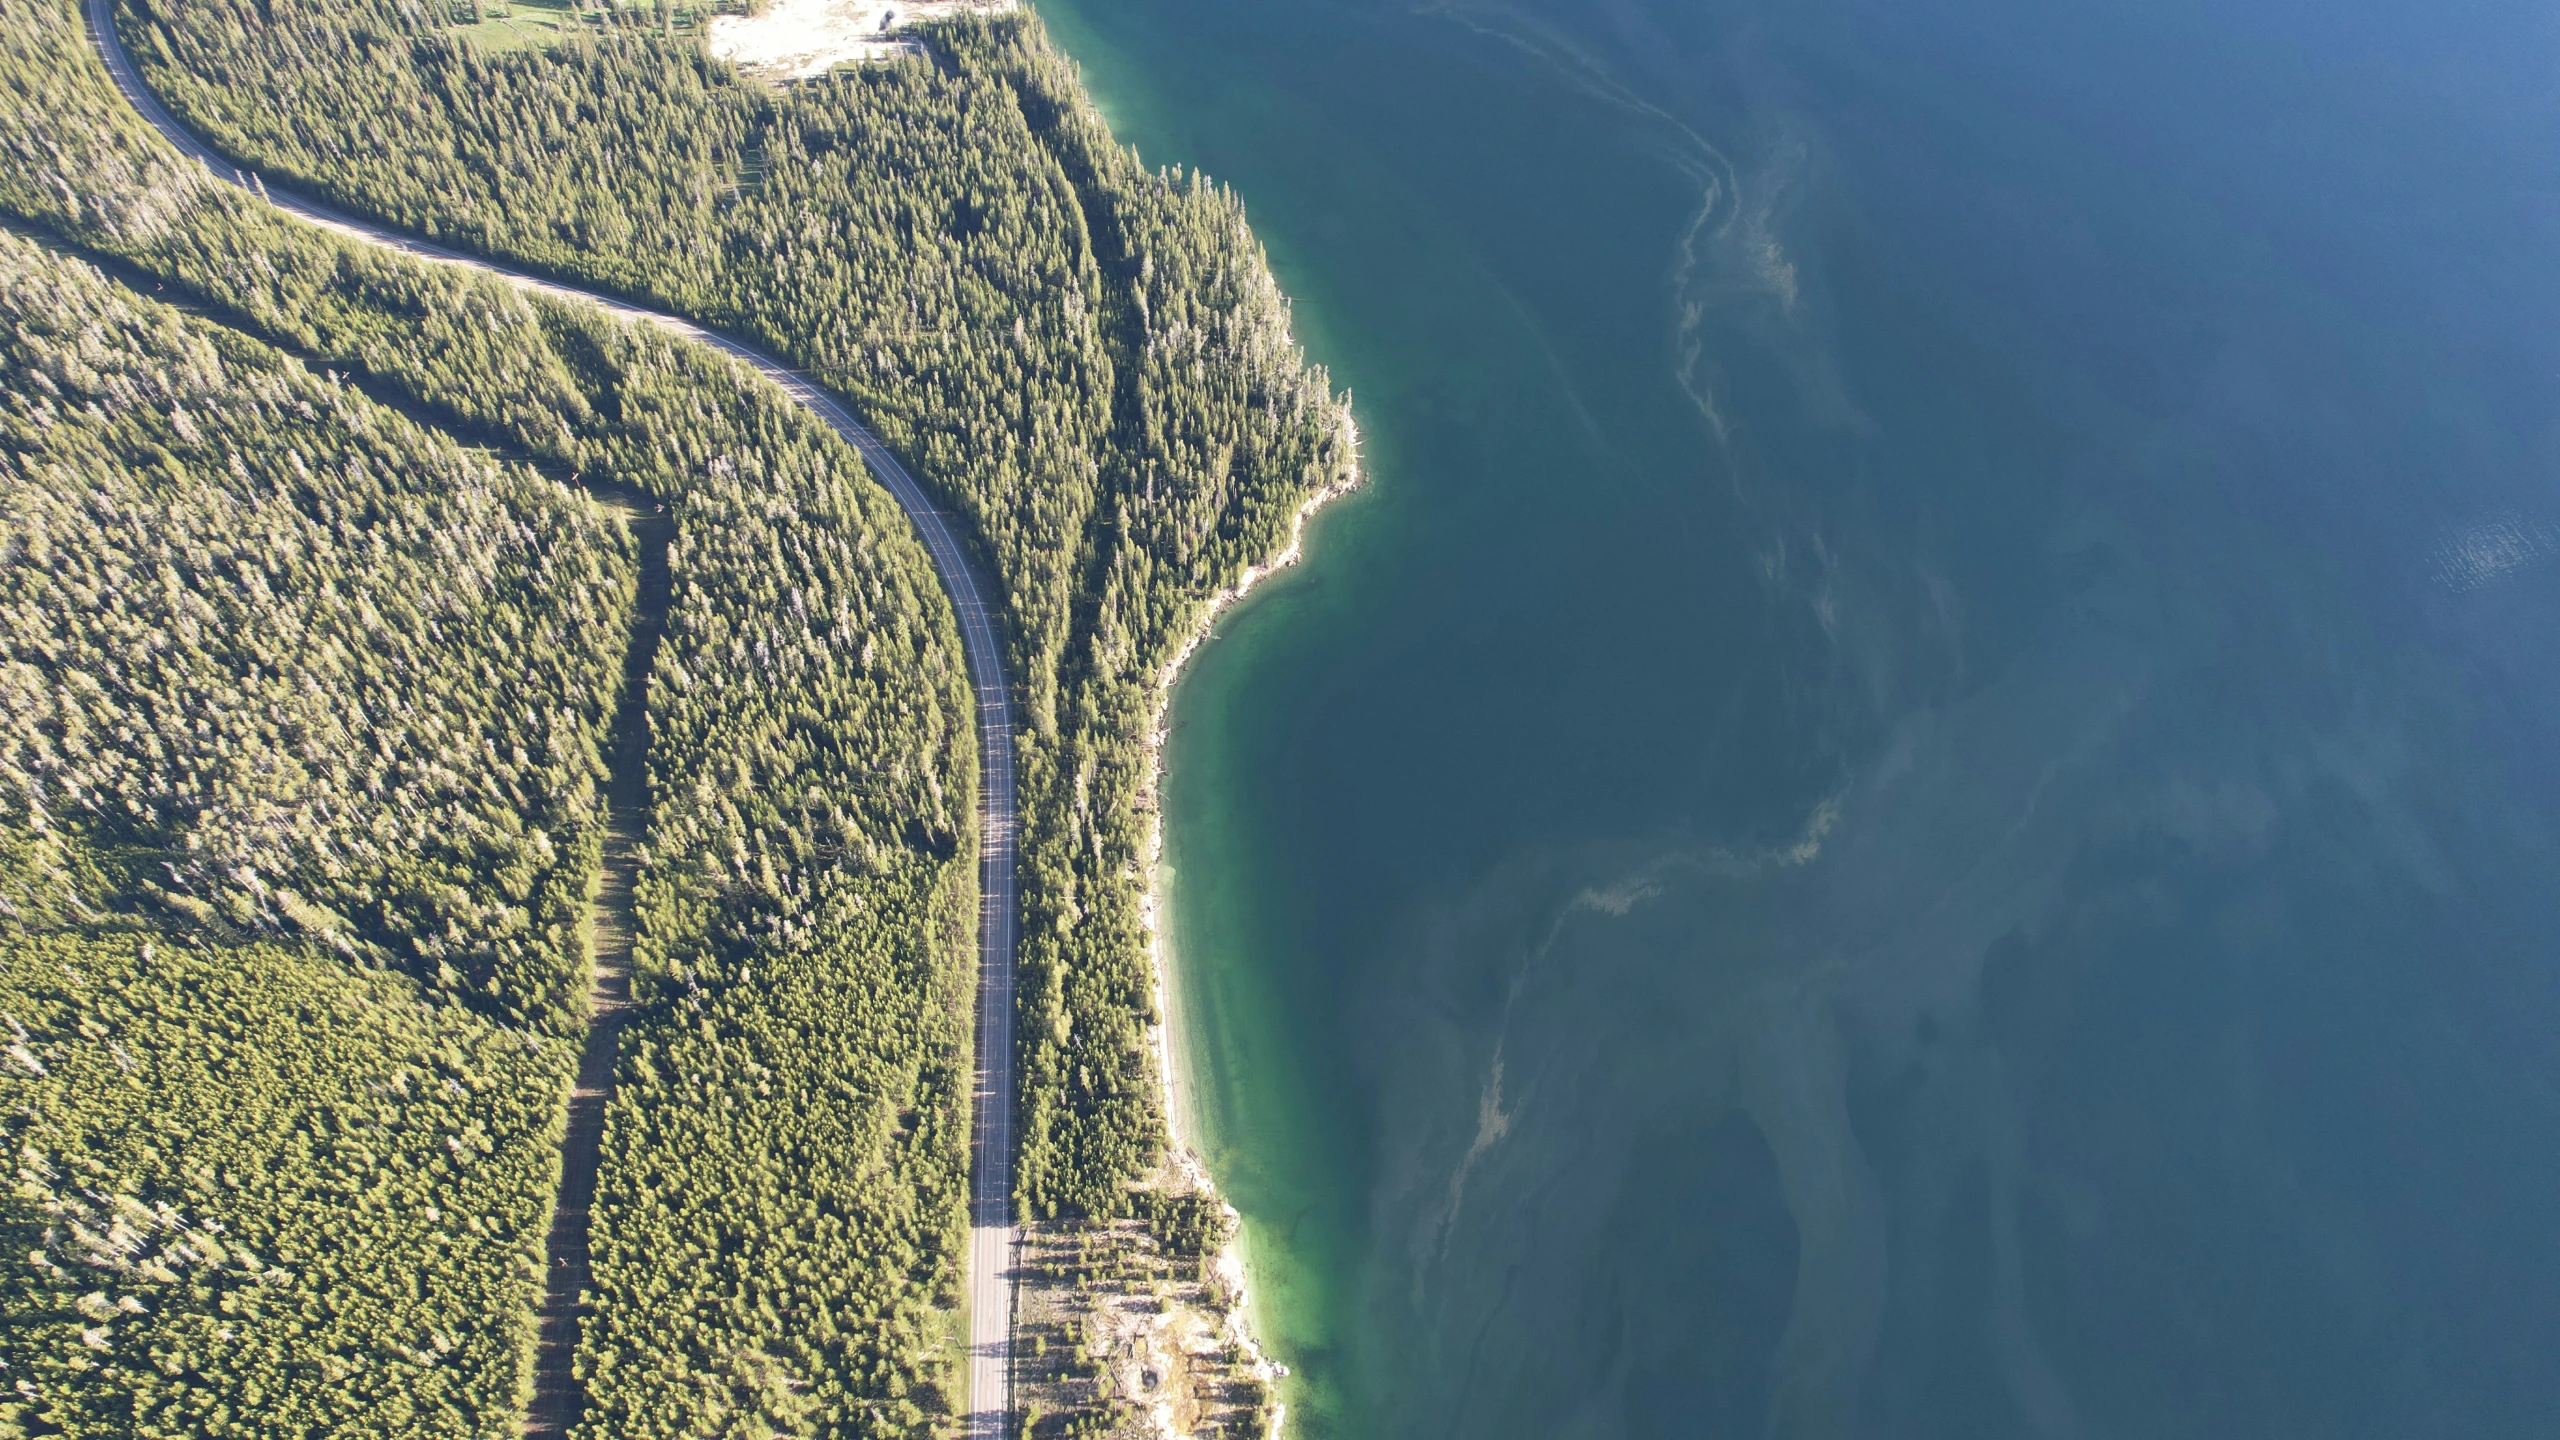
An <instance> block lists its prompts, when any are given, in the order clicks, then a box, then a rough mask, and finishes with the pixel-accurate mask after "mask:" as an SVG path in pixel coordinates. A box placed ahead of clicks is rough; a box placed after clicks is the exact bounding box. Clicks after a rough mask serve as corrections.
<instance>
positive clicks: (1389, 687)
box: [1044, 0, 2560, 1440]
mask: <svg viewBox="0 0 2560 1440" xmlns="http://www.w3.org/2000/svg"><path fill="white" fill-rule="evenodd" d="M1044 12H1045V13H1048V14H1049V15H1050V17H1051V19H1052V21H1053V23H1055V24H1057V25H1058V26H1059V27H1060V29H1061V33H1062V35H1063V38H1065V39H1066V41H1067V42H1068V44H1069V46H1070V48H1071V49H1073V50H1074V51H1075V52H1076V53H1078V54H1079V55H1080V56H1082V57H1083V58H1085V59H1086V60H1087V61H1088V63H1089V66H1090V73H1091V76H1092V78H1093V80H1094V81H1095V84H1096V86H1097V89H1098V90H1099V91H1100V93H1101V95H1102V97H1103V99H1104V101H1105V103H1106V106H1107V107H1108V108H1109V109H1110V110H1111V111H1112V116H1113V119H1114V122H1115V124H1117V125H1118V126H1119V127H1120V130H1121V133H1122V136H1123V138H1125V139H1130V140H1133V141H1135V142H1137V143H1138V144H1139V145H1140V146H1141V148H1142V149H1143V150H1144V151H1145V152H1146V153H1147V154H1148V156H1149V158H1151V159H1155V160H1159V161H1165V162H1173V161H1180V162H1183V163H1190V164H1200V165H1204V166H1206V167H1207V168H1208V169H1209V170H1211V172H1212V173H1214V174H1217V175H1218V176H1219V177H1220V178H1222V179H1224V180H1227V181H1229V182H1231V183H1234V184H1236V185H1237V186H1238V188H1239V189H1240V190H1241V191H1242V193H1243V194H1244V196H1245V198H1246V200H1247V202H1248V203H1249V204H1250V205H1251V206H1252V207H1253V211H1254V215H1255V219H1256V222H1257V226H1258V228H1259V230H1260V232H1261V233H1262V234H1263V236H1264V238H1265V239H1266V241H1268V242H1269V243H1270V245H1271V246H1272V248H1273V251H1274V255H1275V259H1276V261H1277V262H1278V264H1279V267H1280V269H1281V272H1282V277H1283V280H1284V283H1286V284H1287V285H1288V286H1289V287H1290V289H1291V290H1292V293H1293V294H1295V295H1296V296H1297V297H1298V298H1299V301H1300V304H1301V311H1300V315H1301V319H1302V322H1303V323H1302V324H1301V326H1300V329H1301V333H1302V334H1304V335H1305V336H1307V337H1308V339H1309V341H1310V343H1311V344H1312V345H1313V346H1314V347H1315V348H1316V350H1317V352H1318V357H1319V358H1320V359H1322V360H1324V361H1325V362H1327V363H1328V364H1330V365H1331V366H1332V367H1333V369H1334V371H1335V373H1336V375H1337V376H1338V377H1341V378H1344V379H1346V380H1347V381H1348V382H1349V383H1351V384H1352V385H1353V386H1354V387H1355V389H1356V392H1357V395H1358V397H1359V403H1360V409H1361V415H1362V422H1363V426H1364V431H1365V433H1366V434H1367V436H1368V437H1369V440H1370V451H1369V453H1370V459H1371V461H1372V465H1373V469H1374V472H1375V478H1376V482H1377V483H1376V487H1375V491H1374V493H1372V494H1370V495H1368V496H1366V497H1364V498H1363V499H1361V500H1359V501H1357V502H1354V503H1353V504H1352V505H1351V506H1350V507H1349V508H1348V509H1347V510H1345V511H1343V512H1342V513H1340V514H1337V515H1335V516H1333V517H1331V518H1329V519H1328V520H1326V521H1325V522H1323V523H1322V524H1321V525H1320V526H1319V527H1318V530H1317V532H1316V534H1315V536H1314V538H1313V548H1312V552H1311V558H1310V563H1309V564H1308V565H1307V566H1306V567H1305V568H1304V569H1303V570H1302V571H1300V572H1299V573H1298V574H1296V575H1295V576H1293V577H1291V578H1289V579H1287V580H1284V581H1282V582H1280V583H1279V584H1277V585H1275V586H1274V587H1273V588H1272V589H1271V590H1270V591H1269V592H1268V593H1267V594H1266V595H1265V596H1264V597H1263V598H1261V599H1258V600H1257V601H1256V602H1254V603H1253V604H1252V605H1250V606H1248V607H1247V608H1246V609H1245V610H1244V611H1243V612H1242V613H1240V614H1238V615H1236V616H1235V617H1233V618H1232V619H1231V620H1230V621H1229V622H1227V623H1226V624H1225V625H1224V627H1223V628H1224V630H1225V638H1224V639H1223V640H1222V641H1221V643H1220V644H1219V645H1217V646H1214V647H1212V648H1211V649H1210V650H1208V651H1207V652H1205V653H1204V654H1203V656H1202V658H1201V660H1200V662H1199V664H1198V667H1197V669H1196V670H1195V672H1194V673H1193V675H1192V677H1191V678H1190V679H1189V680H1188V681H1187V682H1186V687H1185V690H1184V693H1183V695H1182V696H1181V697H1180V699H1179V701H1178V703H1177V706H1176V710H1175V720H1176V722H1177V724H1178V726H1179V727H1180V728H1179V729H1178V730H1177V732H1176V734H1175V736H1174V739H1173V745H1172V750H1171V763H1172V772H1171V776H1170V783H1169V791H1168V806H1169V829H1168V842H1169V846H1170V852H1169V853H1170V855H1171V857H1172V860H1173V863H1174V864H1175V865H1176V866H1177V867H1179V868H1178V874H1179V878H1178V880H1177V881H1176V883H1175V885H1174V893H1173V903H1174V911H1173V924H1174V927H1175V935H1176V939H1177V942H1178V946H1179V950H1180V955H1181V959H1180V962H1179V963H1180V965H1181V969H1182V973H1181V975H1180V977H1179V979H1180V985H1179V987H1178V989H1179V992H1180V1000H1179V1008H1180V1010H1181V1013H1182V1021H1183V1027H1184V1033H1185V1038H1186V1041H1187V1049H1188V1059H1189V1067H1190V1070H1191V1079H1192V1081H1193V1095H1194V1098H1195V1100H1196V1102H1197V1104H1198V1106H1199V1108H1200V1111H1201V1114H1200V1116H1199V1122H1200V1130H1201V1133H1202V1134H1203V1135H1204V1136H1205V1138H1206V1142H1207V1145H1208V1148H1209V1149H1210V1152H1211V1159H1212V1163H1213V1167H1214V1168H1215V1169H1216V1170H1217V1172H1218V1174H1219V1175H1220V1177H1221V1180H1222V1183H1224V1184H1225V1185H1226V1186H1227V1187H1228V1189H1229V1191H1230V1193H1231V1194H1232V1195H1233V1196H1234V1197H1235V1198H1236V1200H1237V1201H1238V1203H1239V1204H1240V1205H1241V1206H1242V1207H1243V1209H1244V1210H1245V1212H1246V1214H1247V1216H1248V1221H1249V1226H1250V1230H1251V1234H1252V1239H1253V1243H1254V1246H1255V1260H1256V1266H1257V1282H1258V1284H1259V1285H1260V1286H1261V1288H1262V1295H1263V1298H1262V1304H1261V1311H1262V1319H1263V1322H1264V1324H1265V1326H1266V1328H1267V1329H1268V1330H1269V1331H1271V1332H1272V1333H1273V1335H1274V1337H1275V1339H1276V1341H1277V1342H1278V1344H1279V1346H1280V1348H1281V1350H1282V1352H1283V1355H1284V1358H1287V1359H1289V1360H1290V1361H1291V1362H1292V1364H1293V1365H1294V1366H1295V1367H1296V1368H1297V1371H1298V1375H1297V1379H1296V1385H1295V1389H1294V1391H1293V1397H1292V1398H1293V1403H1294V1404H1295V1405H1296V1407H1297V1410H1296V1418H1295V1420H1294V1421H1293V1425H1294V1426H1295V1427H1296V1428H1297V1429H1298V1430H1299V1433H1305V1434H1316V1435H1325V1436H1415V1435H1465V1436H1470V1437H1473V1436H1520V1437H1550V1436H1589V1437H1610V1436H1621V1435H1624V1436H1654V1435H1690V1434H1696V1435H1707V1434H1714V1435H1728V1434H1744V1435H1748V1434H1765V1435H1772V1436H1783V1437H1790V1440H1794V1437H1805V1440H1823V1437H1835V1436H1841V1437H1845V1436H1892V1437H1900V1436H1938V1435H1944V1436H1948V1437H1978V1436H2003V1435H2019V1436H2066V1437H2069V1436H2117V1435H2124V1436H2154V1435H2157V1436H2189V1435H2211V1436H2252V1437H2254V1436H2266V1435H2304V1436H2313V1435H2317V1436H2346V1435H2373V1436H2404V1435H2423V1434H2446V1435H2528V1434H2535V1433H2540V1427H2541V1426H2542V1425H2544V1424H2545V1423H2546V1422H2547V1420H2548V1417H2549V1416H2550V1415H2552V1414H2555V1413H2560V1365H2554V1364H2553V1363H2552V1362H2553V1361H2554V1360H2555V1359H2560V1356H2556V1355H2555V1354H2554V1345H2555V1342H2554V1340H2553V1338H2552V1337H2554V1336H2560V1236H2556V1235H2555V1232H2553V1231H2552V1230H2551V1228H2550V1227H2549V1226H2548V1224H2547V1223H2546V1218H2545V1217H2546V1212H2547V1207H2548V1201H2549V1197H2550V1196H2551V1195H2552V1194H2553V1193H2560V1083H2555V1082H2560V1075H2555V1065H2554V1059H2553V1051H2552V1049H2551V1045H2550V1037H2551V1035H2552V1034H2553V1033H2554V1024H2553V1022H2554V1021H2555V1020H2560V989H2555V978H2560V970H2556V969H2555V966H2554V964H2553V962H2554V960H2555V959H2560V953H2555V945H2554V941H2553V938H2552V937H2553V935H2554V933H2555V932H2554V921H2555V920H2560V913H2555V912H2560V898H2555V897H2556V896H2560V884H2555V883H2554V877H2555V875H2560V865H2555V863H2554V862H2555V858H2560V857H2556V856H2555V851H2556V850H2560V846H2555V843H2554V836H2553V833H2552V831H2553V826H2554V823H2555V816H2560V766H2555V761H2554V759H2553V755H2554V750H2553V747H2552V745H2551V743H2550V741H2551V736H2552V734H2553V722H2554V721H2555V719H2560V678H2555V674H2556V673H2560V672H2555V669H2554V666H2553V664H2552V661H2553V659H2554V657H2555V656H2560V644H2555V641H2560V564H2554V563H2552V559H2553V556H2554V555H2555V553H2560V528H2555V527H2556V526H2560V482H2555V480H2554V478H2553V477H2554V476H2555V474H2560V470H2555V468H2554V464H2553V462H2554V461H2555V460H2560V455H2555V453H2554V449H2555V447H2554V438H2555V434H2554V430H2553V427H2552V424H2551V421H2550V419H2549V416H2550V415H2551V413H2552V406H2551V401H2552V399H2553V398H2554V395H2553V391H2554V386H2555V382H2560V355H2555V354H2554V353H2553V352H2554V350H2555V348H2560V327H2555V326H2554V325H2553V324H2552V323H2551V321H2552V320H2553V319H2554V318H2555V317H2554V315H2553V313H2552V312H2553V309H2554V307H2553V305H2552V303H2551V299H2552V282H2551V280H2550V278H2549V276H2548V275H2547V274H2546V273H2545V272H2547V271H2548V270H2549V268H2550V264H2549V262H2550V258H2551V251H2550V245H2549V240H2550V238H2551V237H2552V236H2553V235H2554V234H2556V233H2560V226H2555V225H2554V223H2553V222H2554V221H2555V220H2560V207H2555V205H2554V203H2553V201H2554V197H2555V196H2560V187H2555V185H2554V183H2553V182H2554V180H2555V178H2560V124H2555V123H2554V122H2555V121H2560V102H2555V99H2554V95H2553V91H2552V81H2551V79H2550V78H2549V77H2550V76H2551V75H2553V74H2555V73H2560V68H2555V67H2554V66H2553V65H2552V64H2551V63H2550V62H2551V61H2552V60H2553V59H2554V58H2560V55H2555V45H2554V27H2555V24H2560V21H2555V19H2554V17H2551V16H2546V15H2542V14H2540V13H2539V12H2535V11H2532V10H2530V9H2528V8H2527V7H2524V6H2521V5H2511V4H2473V5H2468V6H2459V7H2453V8H2450V9H2448V8H2446V7H2441V6H2427V7H2421V6H2418V5H2415V4H2408V5H2382V4H2374V3H2369V0H2368V3H2356V4H2350V5H2347V6H2343V7H2338V6H2332V7H2325V8H2322V9H2319V10H2317V11H2315V10H2313V9H2311V8H2308V7H2303V6H2298V5H2291V4H2285V3H2279V0H2243V3H2239V4H2236V5H2234V4H2224V5H2206V4H2203V3H2201V0H2194V3H2187V0H2168V3H2149V4H2142V5H2136V4H2132V3H2130V0H2106V3H2088V4H2081V5H2076V6H2053V5H2048V4H2031V3H2028V0H1909V3H1904V4H1898V5H1892V6H1885V5H1878V4H1868V3H1862V0H1802V3H1793V4H1779V3H1774V0H1771V3H1754V0H1733V3H1705V0H1612V3H1606V4H1569V3H1563V0H1546V3H1531V4H1518V5H1502V6H1486V5H1473V4H1435V5H1429V6H1425V7H1421V8H1419V9H1407V8H1399V7H1373V6H1363V5H1346V4H1313V5H1300V6H1293V7H1285V8H1275V7H1259V8H1247V7H1233V6H1220V5H1203V4H1199V3H1197V0H1182V3H1175V0H1082V3H1079V4H1077V5H1076V6H1074V7H1073V8H1072V9H1061V8H1057V7H1044Z"/></svg>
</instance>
